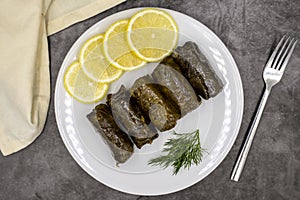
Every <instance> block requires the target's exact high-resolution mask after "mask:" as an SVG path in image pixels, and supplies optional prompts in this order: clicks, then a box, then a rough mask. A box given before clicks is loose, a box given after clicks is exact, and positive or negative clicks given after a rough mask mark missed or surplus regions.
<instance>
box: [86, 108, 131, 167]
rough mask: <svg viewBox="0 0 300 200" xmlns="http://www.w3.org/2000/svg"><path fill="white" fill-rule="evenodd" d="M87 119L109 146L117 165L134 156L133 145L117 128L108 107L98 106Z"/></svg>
mask: <svg viewBox="0 0 300 200" xmlns="http://www.w3.org/2000/svg"><path fill="white" fill-rule="evenodd" d="M87 118H88V120H89V121H90V122H91V124H92V125H93V126H94V128H95V129H96V131H97V132H98V133H100V134H101V136H102V138H103V139H104V141H105V143H106V144H107V145H108V146H109V148H110V150H111V152H112V155H113V157H114V159H115V161H116V164H117V165H118V164H119V163H124V162H126V161H127V160H128V159H129V158H130V156H131V155H132V154H133V143H132V142H131V140H130V138H129V137H128V135H127V134H126V133H124V132H123V131H122V130H121V129H120V128H119V127H118V126H117V124H116V122H115V121H114V118H113V115H112V113H111V110H110V109H109V108H108V106H107V105H106V104H99V105H97V106H96V107H95V109H94V110H93V111H92V112H91V113H90V114H88V115H87Z"/></svg>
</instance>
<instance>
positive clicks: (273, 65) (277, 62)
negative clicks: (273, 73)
mask: <svg viewBox="0 0 300 200" xmlns="http://www.w3.org/2000/svg"><path fill="white" fill-rule="evenodd" d="M291 42H292V41H291V40H290V37H288V38H287V39H286V40H285V42H284V43H283V45H282V47H281V48H280V51H279V53H278V54H277V55H276V57H275V60H274V62H273V64H272V66H271V67H272V68H274V69H278V68H279V67H280V65H279V64H280V62H279V61H280V60H281V59H282V58H284V55H282V54H284V53H285V52H287V50H288V48H287V47H286V46H288V43H291Z"/></svg>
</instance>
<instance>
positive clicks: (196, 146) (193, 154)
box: [148, 129, 205, 175]
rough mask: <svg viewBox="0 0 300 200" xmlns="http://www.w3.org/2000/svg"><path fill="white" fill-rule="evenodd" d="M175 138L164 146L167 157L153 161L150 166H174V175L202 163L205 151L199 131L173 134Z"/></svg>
mask: <svg viewBox="0 0 300 200" xmlns="http://www.w3.org/2000/svg"><path fill="white" fill-rule="evenodd" d="M172 134H173V135H175V138H170V139H168V140H167V142H166V143H165V144H164V149H163V153H166V155H163V156H159V157H157V158H153V159H151V160H150V161H149V162H148V164H150V165H153V166H161V167H163V168H167V167H169V166H172V167H173V168H174V169H173V175H176V174H177V173H178V172H179V170H180V169H181V168H182V167H183V168H184V169H189V168H190V167H191V166H192V165H198V164H199V163H200V162H201V161H202V157H203V152H205V150H204V149H202V148H201V144H200V135H199V130H198V129H197V130H196V131H194V132H191V133H176V132H175V131H174V132H173V133H172Z"/></svg>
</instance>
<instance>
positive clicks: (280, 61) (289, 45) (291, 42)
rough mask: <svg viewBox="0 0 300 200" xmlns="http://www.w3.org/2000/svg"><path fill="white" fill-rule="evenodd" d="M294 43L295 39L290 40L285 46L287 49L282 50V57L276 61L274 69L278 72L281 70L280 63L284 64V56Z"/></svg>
mask: <svg viewBox="0 0 300 200" xmlns="http://www.w3.org/2000/svg"><path fill="white" fill-rule="evenodd" d="M294 42H295V39H294V38H291V40H290V41H289V43H288V44H287V47H286V48H285V49H284V52H283V53H282V55H280V59H279V60H278V62H277V64H276V67H275V69H277V70H279V69H280V68H281V65H282V63H283V62H284V60H285V58H286V55H287V54H288V52H289V51H290V48H291V47H292V45H293V43H294Z"/></svg>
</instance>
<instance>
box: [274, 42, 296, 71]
mask: <svg viewBox="0 0 300 200" xmlns="http://www.w3.org/2000/svg"><path fill="white" fill-rule="evenodd" d="M297 42H298V40H294V44H293V45H292V47H291V48H290V49H289V53H288V54H287V56H286V58H285V59H284V62H283V64H282V65H281V67H280V68H279V70H280V71H281V72H284V70H285V67H286V66H287V64H288V62H289V60H290V57H291V55H292V53H293V51H294V49H295V46H296V44H297ZM290 45H291V44H290ZM290 45H289V46H290Z"/></svg>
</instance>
